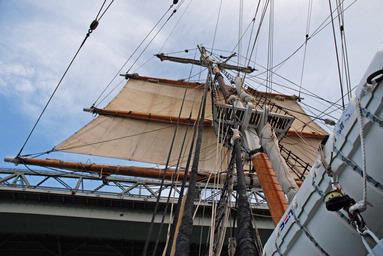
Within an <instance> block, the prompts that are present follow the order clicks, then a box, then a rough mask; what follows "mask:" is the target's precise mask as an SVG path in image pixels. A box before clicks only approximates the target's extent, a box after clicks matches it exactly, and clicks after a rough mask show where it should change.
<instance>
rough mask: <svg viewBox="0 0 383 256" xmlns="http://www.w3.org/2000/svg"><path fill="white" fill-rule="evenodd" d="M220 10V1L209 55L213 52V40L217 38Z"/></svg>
mask: <svg viewBox="0 0 383 256" xmlns="http://www.w3.org/2000/svg"><path fill="white" fill-rule="evenodd" d="M221 9H222V0H221V1H220V3H219V8H218V16H217V22H216V23H215V28H214V34H213V42H212V44H211V54H213V51H214V45H215V38H216V36H217V30H218V23H219V18H220V17H221Z"/></svg>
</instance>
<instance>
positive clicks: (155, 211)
mask: <svg viewBox="0 0 383 256" xmlns="http://www.w3.org/2000/svg"><path fill="white" fill-rule="evenodd" d="M185 98H186V90H185V93H184V97H183V99H182V103H181V107H180V111H179V113H178V119H177V125H176V127H175V129H174V133H173V138H172V141H171V143H170V148H169V152H168V156H167V159H166V164H165V169H164V171H163V174H162V179H161V184H160V188H159V190H158V195H157V198H156V204H155V206H154V211H153V214H152V219H151V221H150V225H149V231H148V234H147V236H146V240H145V246H144V249H143V251H142V255H143V256H146V255H147V250H148V246H149V240H150V238H151V236H152V230H153V225H154V219H155V217H156V215H157V209H158V205H159V201H160V197H161V192H162V187H163V184H164V181H165V175H166V171H167V169H168V168H169V161H170V157H171V154H172V152H173V146H174V142H175V139H176V135H177V130H178V124H179V122H178V120H179V119H180V117H181V114H182V109H183V107H184V103H185Z"/></svg>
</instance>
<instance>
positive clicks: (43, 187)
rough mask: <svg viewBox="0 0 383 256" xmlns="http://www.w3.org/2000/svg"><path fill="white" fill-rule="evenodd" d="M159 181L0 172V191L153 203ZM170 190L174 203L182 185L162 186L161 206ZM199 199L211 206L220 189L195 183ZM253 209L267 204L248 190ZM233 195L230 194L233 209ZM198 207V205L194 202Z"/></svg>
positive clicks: (258, 191) (259, 194)
mask: <svg viewBox="0 0 383 256" xmlns="http://www.w3.org/2000/svg"><path fill="white" fill-rule="evenodd" d="M159 188H160V181H159V180H155V179H146V178H136V177H127V176H114V175H112V176H106V177H100V176H98V175H95V174H90V173H89V174H87V173H76V172H67V171H60V170H57V171H51V170H38V171H37V170H32V169H29V170H25V169H5V168H1V169H0V190H7V191H9V190H11V191H27V192H36V193H52V194H65V195H73V196H83V197H84V196H85V197H97V198H100V197H101V198H108V199H119V200H133V201H134V200H135V201H155V200H156V197H157V196H158V193H159ZM171 188H172V192H171V197H170V202H171V203H177V199H178V195H179V192H180V188H181V182H174V183H171V182H170V181H165V182H164V187H163V190H162V192H161V196H160V202H166V200H167V197H168V195H169V191H170V189H171ZM197 189H198V190H199V192H200V196H199V197H198V198H197V201H200V203H201V204H204V205H210V204H212V202H213V201H216V202H218V201H219V199H220V197H221V189H222V187H221V186H217V185H216V186H214V185H213V184H208V185H207V186H206V183H197ZM248 197H249V201H250V205H251V207H252V208H262V209H267V202H266V199H265V197H264V194H263V192H262V191H261V189H260V188H251V189H249V190H248ZM235 200H236V192H235V191H234V192H233V193H232V194H231V200H230V201H231V203H232V206H233V207H234V206H235ZM196 203H197V202H196Z"/></svg>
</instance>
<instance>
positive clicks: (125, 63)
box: [92, 4, 176, 106]
mask: <svg viewBox="0 0 383 256" xmlns="http://www.w3.org/2000/svg"><path fill="white" fill-rule="evenodd" d="M173 6H174V4H171V5H170V6H169V8H168V9H167V10H166V11H165V12H164V14H162V16H161V17H160V19H159V20H158V21H157V22H156V23H155V24H154V26H153V27H152V28H151V29H150V31H149V32H148V33H147V34H146V36H145V37H144V38H143V39H142V40H141V42H140V43H139V44H138V45H137V47H136V48H135V49H134V51H133V52H132V53H131V54H130V55H129V57H128V59H127V60H126V61H125V62H124V63H123V64H122V65H121V67H120V69H119V70H118V71H117V72H116V74H115V75H114V76H113V78H112V79H111V80H110V81H109V83H108V84H107V85H106V87H105V88H104V89H103V90H102V91H101V93H100V95H99V96H98V97H97V98H96V100H95V101H94V103H93V104H92V106H98V105H100V104H101V103H102V102H103V101H104V100H105V98H107V97H108V96H109V95H110V94H111V93H112V92H113V91H114V90H115V88H117V87H118V86H119V85H120V84H121V83H119V84H118V85H117V86H115V87H114V88H113V89H112V90H111V91H110V92H109V93H108V94H107V95H106V96H105V97H103V98H102V99H101V97H102V96H103V95H104V93H105V92H106V91H107V89H108V88H109V87H110V86H111V85H112V83H113V82H114V80H115V79H116V78H117V77H118V75H119V74H120V73H121V71H122V70H123V69H124V68H125V66H126V65H127V64H128V63H129V61H130V60H131V59H132V58H133V56H134V55H135V54H136V52H137V51H138V50H139V49H140V48H141V46H142V45H143V44H144V42H145V41H146V39H148V38H149V36H150V35H151V34H152V33H153V31H154V30H155V29H156V28H157V27H158V25H159V24H160V23H161V22H162V20H163V19H164V18H165V16H166V15H167V14H168V13H169V11H170V10H171V9H172V8H173ZM174 10H176V9H174ZM174 10H173V12H172V13H171V15H170V16H169V17H168V18H167V20H166V21H165V22H164V23H163V25H162V26H161V27H160V29H159V30H158V31H157V32H156V34H155V35H154V36H153V37H152V39H151V40H150V41H149V43H148V44H147V45H146V46H145V48H144V50H143V51H142V52H141V53H140V55H139V56H138V57H137V58H136V60H135V61H134V63H133V64H132V65H131V66H130V68H129V69H128V71H127V72H126V73H128V72H129V71H130V70H131V69H132V67H133V66H134V64H135V63H136V62H137V60H138V59H139V58H140V57H141V56H142V54H143V53H144V52H145V50H146V49H147V48H148V47H149V45H150V44H151V43H152V41H153V40H154V39H155V38H156V37H157V35H158V34H159V32H160V31H161V30H162V29H163V27H164V26H165V25H166V23H167V22H168V21H169V19H170V18H171V17H172V16H173V15H174V13H175V11H174ZM122 81H124V80H122ZM100 99H101V101H100V102H99V100H100Z"/></svg>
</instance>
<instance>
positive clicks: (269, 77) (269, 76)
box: [266, 0, 274, 92]
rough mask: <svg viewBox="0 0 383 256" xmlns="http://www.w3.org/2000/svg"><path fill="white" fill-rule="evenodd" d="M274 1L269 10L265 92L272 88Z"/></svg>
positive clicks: (271, 1) (271, 2)
mask: <svg viewBox="0 0 383 256" xmlns="http://www.w3.org/2000/svg"><path fill="white" fill-rule="evenodd" d="M273 51H274V0H270V10H269V39H268V47H267V73H266V77H267V78H266V79H267V81H266V85H267V86H266V92H267V89H269V92H271V91H272V88H273V84H272V81H273V73H272V69H273V58H274V53H273Z"/></svg>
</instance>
